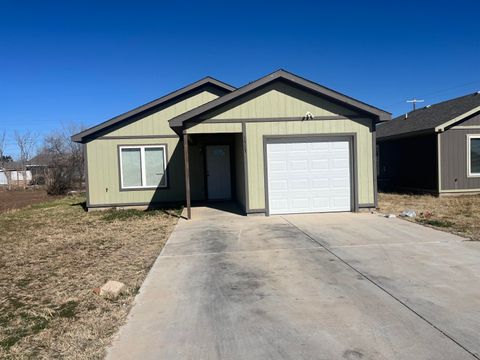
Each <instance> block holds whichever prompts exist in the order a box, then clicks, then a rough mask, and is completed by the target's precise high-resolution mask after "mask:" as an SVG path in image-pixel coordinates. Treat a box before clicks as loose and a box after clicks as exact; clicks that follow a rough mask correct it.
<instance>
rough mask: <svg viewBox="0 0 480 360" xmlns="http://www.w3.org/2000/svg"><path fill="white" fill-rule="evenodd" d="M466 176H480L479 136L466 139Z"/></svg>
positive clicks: (470, 136) (469, 136)
mask: <svg viewBox="0 0 480 360" xmlns="http://www.w3.org/2000/svg"><path fill="white" fill-rule="evenodd" d="M467 158H468V159H467V161H468V176H480V135H468V137H467Z"/></svg>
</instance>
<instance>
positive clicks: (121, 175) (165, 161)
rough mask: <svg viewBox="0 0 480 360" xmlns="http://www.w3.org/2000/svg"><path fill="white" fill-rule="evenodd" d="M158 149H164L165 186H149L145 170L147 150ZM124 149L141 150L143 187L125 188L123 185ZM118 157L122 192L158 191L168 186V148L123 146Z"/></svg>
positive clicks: (163, 146)
mask: <svg viewBox="0 0 480 360" xmlns="http://www.w3.org/2000/svg"><path fill="white" fill-rule="evenodd" d="M149 148H156V149H160V148H161V149H163V178H164V179H165V181H164V184H158V185H157V186H155V185H154V186H147V185H146V181H147V177H146V173H147V172H146V169H145V149H149ZM123 149H140V166H141V183H142V185H141V186H124V185H123V164H122V150H123ZM118 157H119V159H120V163H119V165H120V189H121V190H137V189H146V190H148V189H157V188H166V187H167V186H168V178H167V146H166V145H164V144H162V145H121V146H119V147H118Z"/></svg>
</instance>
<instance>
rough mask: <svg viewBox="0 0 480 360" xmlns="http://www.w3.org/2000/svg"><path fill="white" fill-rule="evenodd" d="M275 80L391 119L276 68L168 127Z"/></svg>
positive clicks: (176, 126)
mask: <svg viewBox="0 0 480 360" xmlns="http://www.w3.org/2000/svg"><path fill="white" fill-rule="evenodd" d="M277 80H282V81H285V82H287V83H290V84H294V85H296V86H299V87H301V88H304V89H307V90H309V91H312V92H315V93H317V94H320V95H322V96H325V97H326V98H328V99H330V100H333V101H334V102H337V103H341V104H343V105H347V106H348V107H350V108H353V109H355V110H357V111H360V112H363V113H366V114H368V115H370V116H371V115H373V116H374V117H375V118H376V119H377V120H378V121H385V120H390V119H391V114H390V113H388V112H386V111H383V110H381V109H378V108H376V107H373V106H371V105H368V104H366V103H364V102H361V101H359V100H356V99H354V98H351V97H349V96H346V95H343V94H341V93H339V92H337V91H334V90H332V89H329V88H327V87H324V86H322V85H319V84H317V83H314V82H312V81H309V80H306V79H304V78H301V77H299V76H297V75H295V74H292V73H290V72H288V71H285V70H277V71H275V72H273V73H271V74H269V75H267V76H264V77H262V78H260V79H258V80H256V81H254V82H251V83H249V84H247V85H245V86H243V87H241V88H238V89H237V90H235V91H232V92H231V93H229V94H227V95H224V96H222V97H220V98H217V99H215V100H212V101H210V102H208V103H206V104H204V105H201V106H199V107H197V108H195V109H193V110H190V111H187V112H185V113H183V114H181V115H179V116H177V117H174V118H173V119H171V120H170V121H169V124H170V127H171V128H176V129H177V130H176V131H177V132H178V129H179V128H181V127H182V126H183V125H184V123H185V122H187V121H189V120H192V119H195V118H199V117H201V116H202V115H203V114H205V113H207V112H209V111H212V110H215V109H218V108H220V107H221V106H223V105H226V104H227V103H230V102H232V101H234V100H236V99H238V98H239V97H241V96H245V95H246V94H249V93H252V92H253V91H255V90H258V89H259V88H262V87H264V86H266V85H267V84H270V83H272V82H274V81H277Z"/></svg>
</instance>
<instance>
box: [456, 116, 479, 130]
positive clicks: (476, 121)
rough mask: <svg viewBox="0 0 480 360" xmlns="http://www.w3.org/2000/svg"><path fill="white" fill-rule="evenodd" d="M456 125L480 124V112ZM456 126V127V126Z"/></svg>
mask: <svg viewBox="0 0 480 360" xmlns="http://www.w3.org/2000/svg"><path fill="white" fill-rule="evenodd" d="M455 126H480V114H477V115H475V116H471V117H469V118H468V119H466V120H464V121H462V122H461V123H459V124H456V125H455ZM455 126H454V128H455Z"/></svg>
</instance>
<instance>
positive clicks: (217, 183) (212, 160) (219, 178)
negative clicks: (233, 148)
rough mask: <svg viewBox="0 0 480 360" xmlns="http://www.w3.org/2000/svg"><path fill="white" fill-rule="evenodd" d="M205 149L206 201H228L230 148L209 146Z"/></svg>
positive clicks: (230, 196) (230, 191) (230, 192)
mask: <svg viewBox="0 0 480 360" xmlns="http://www.w3.org/2000/svg"><path fill="white" fill-rule="evenodd" d="M206 148H207V149H206V153H207V190H208V200H230V199H231V198H232V188H231V180H230V147H229V146H228V145H209V146H207V147H206Z"/></svg>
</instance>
